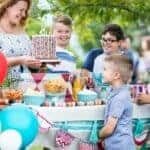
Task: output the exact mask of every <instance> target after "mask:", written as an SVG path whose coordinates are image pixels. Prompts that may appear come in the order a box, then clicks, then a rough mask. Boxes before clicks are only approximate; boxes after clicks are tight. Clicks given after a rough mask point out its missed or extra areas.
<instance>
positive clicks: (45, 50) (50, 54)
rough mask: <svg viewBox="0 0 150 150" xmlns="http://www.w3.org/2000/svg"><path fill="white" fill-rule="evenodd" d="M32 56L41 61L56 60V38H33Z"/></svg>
mask: <svg viewBox="0 0 150 150" xmlns="http://www.w3.org/2000/svg"><path fill="white" fill-rule="evenodd" d="M31 56H34V57H35V58H37V59H40V60H55V59H56V42H55V38H54V37H53V36H50V35H34V36H32V51H31Z"/></svg>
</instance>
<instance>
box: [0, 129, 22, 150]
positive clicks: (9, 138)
mask: <svg viewBox="0 0 150 150" xmlns="http://www.w3.org/2000/svg"><path fill="white" fill-rule="evenodd" d="M21 144H22V138H21V135H20V133H19V132H17V131H16V130H12V129H8V130H6V131H4V132H2V133H1V134H0V150H19V149H20V147H21Z"/></svg>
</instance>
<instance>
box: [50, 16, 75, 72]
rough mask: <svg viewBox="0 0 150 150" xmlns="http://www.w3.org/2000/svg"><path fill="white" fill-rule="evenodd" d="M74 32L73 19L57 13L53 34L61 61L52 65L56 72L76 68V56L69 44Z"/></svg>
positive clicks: (54, 19)
mask: <svg viewBox="0 0 150 150" xmlns="http://www.w3.org/2000/svg"><path fill="white" fill-rule="evenodd" d="M71 33H72V19H71V18H70V17H69V16H67V15H57V16H55V17H54V18H53V25H52V34H53V36H54V37H55V38H56V56H57V57H58V58H59V60H60V61H61V63H60V64H59V65H56V66H51V67H52V68H51V69H52V70H53V71H54V72H55V71H56V72H61V71H67V72H74V71H75V70H76V62H75V57H74V56H73V54H72V53H71V52H69V51H68V49H67V48H68V46H69V42H70V38H71Z"/></svg>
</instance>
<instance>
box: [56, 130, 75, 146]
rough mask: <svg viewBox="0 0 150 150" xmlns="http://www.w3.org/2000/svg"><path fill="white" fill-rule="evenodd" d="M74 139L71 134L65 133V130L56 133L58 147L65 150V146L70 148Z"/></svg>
mask: <svg viewBox="0 0 150 150" xmlns="http://www.w3.org/2000/svg"><path fill="white" fill-rule="evenodd" d="M73 139H74V137H73V136H72V135H71V134H69V133H68V132H65V131H63V130H59V131H57V133H56V139H55V141H56V146H57V147H61V148H64V147H65V146H68V145H70V144H71V142H72V140H73Z"/></svg>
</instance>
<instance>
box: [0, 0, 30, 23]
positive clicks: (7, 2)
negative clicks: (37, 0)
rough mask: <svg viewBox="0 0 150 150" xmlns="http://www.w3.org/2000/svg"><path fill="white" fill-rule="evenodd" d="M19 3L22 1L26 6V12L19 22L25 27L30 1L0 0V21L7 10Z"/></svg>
mask: <svg viewBox="0 0 150 150" xmlns="http://www.w3.org/2000/svg"><path fill="white" fill-rule="evenodd" d="M19 1H24V2H26V3H27V4H28V7H27V10H26V16H25V17H24V18H22V20H21V22H20V24H21V25H22V26H23V25H25V22H26V19H27V17H28V11H29V8H30V5H31V0H0V19H1V18H2V16H3V15H4V14H5V13H6V10H7V8H9V7H11V6H13V5H15V4H16V3H17V2H19Z"/></svg>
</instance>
